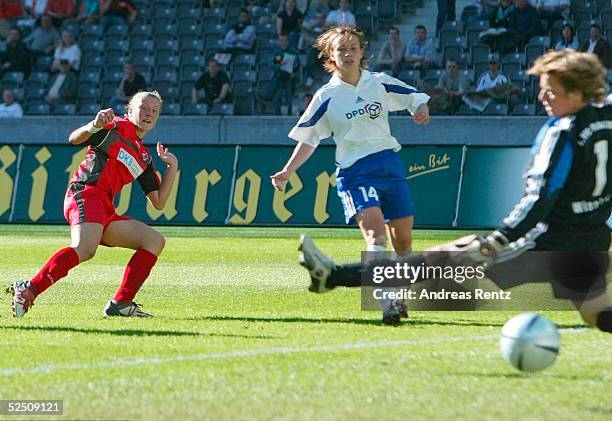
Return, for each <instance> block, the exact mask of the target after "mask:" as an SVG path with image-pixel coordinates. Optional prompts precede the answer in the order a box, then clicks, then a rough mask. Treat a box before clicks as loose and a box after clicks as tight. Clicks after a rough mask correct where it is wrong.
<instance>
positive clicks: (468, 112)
mask: <svg viewBox="0 0 612 421" xmlns="http://www.w3.org/2000/svg"><path fill="white" fill-rule="evenodd" d="M455 115H459V116H477V115H478V112H477V111H476V110H473V109H471V108H470V107H469V106H468V105H467V104H461V106H460V107H459V109H458V110H457V112H456V113H455Z"/></svg>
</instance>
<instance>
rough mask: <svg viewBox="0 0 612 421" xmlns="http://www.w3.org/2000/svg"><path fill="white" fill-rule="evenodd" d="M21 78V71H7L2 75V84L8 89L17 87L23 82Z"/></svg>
mask: <svg viewBox="0 0 612 421" xmlns="http://www.w3.org/2000/svg"><path fill="white" fill-rule="evenodd" d="M23 80H24V75H23V73H22V72H8V73H5V74H4V76H2V85H4V87H5V88H7V87H8V88H9V89H13V88H18V87H21V85H22V84H23Z"/></svg>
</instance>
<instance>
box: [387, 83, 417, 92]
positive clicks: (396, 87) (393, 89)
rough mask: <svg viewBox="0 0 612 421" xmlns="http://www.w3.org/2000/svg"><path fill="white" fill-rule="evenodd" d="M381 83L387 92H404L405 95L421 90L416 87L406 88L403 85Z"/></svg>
mask: <svg viewBox="0 0 612 421" xmlns="http://www.w3.org/2000/svg"><path fill="white" fill-rule="evenodd" d="M382 85H383V86H384V87H385V90H386V91H387V93H393V94H405V95H408V94H419V93H421V91H419V90H418V89H416V88H406V87H405V86H400V85H391V84H390V83H383V84H382Z"/></svg>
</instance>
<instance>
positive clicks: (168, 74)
mask: <svg viewBox="0 0 612 421" xmlns="http://www.w3.org/2000/svg"><path fill="white" fill-rule="evenodd" d="M177 80H178V77H177V74H176V71H169V70H166V71H159V70H158V69H156V70H155V83H156V84H158V83H160V82H168V83H174V84H176V82H177Z"/></svg>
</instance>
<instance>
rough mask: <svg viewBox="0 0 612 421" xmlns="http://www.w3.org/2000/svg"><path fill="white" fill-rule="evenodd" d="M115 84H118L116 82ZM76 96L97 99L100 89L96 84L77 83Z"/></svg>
mask: <svg viewBox="0 0 612 421" xmlns="http://www.w3.org/2000/svg"><path fill="white" fill-rule="evenodd" d="M117 86H119V85H118V84H117ZM78 97H79V100H84V99H93V100H97V99H98V98H99V97H100V89H99V88H98V85H97V84H92V83H79V90H78Z"/></svg>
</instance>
